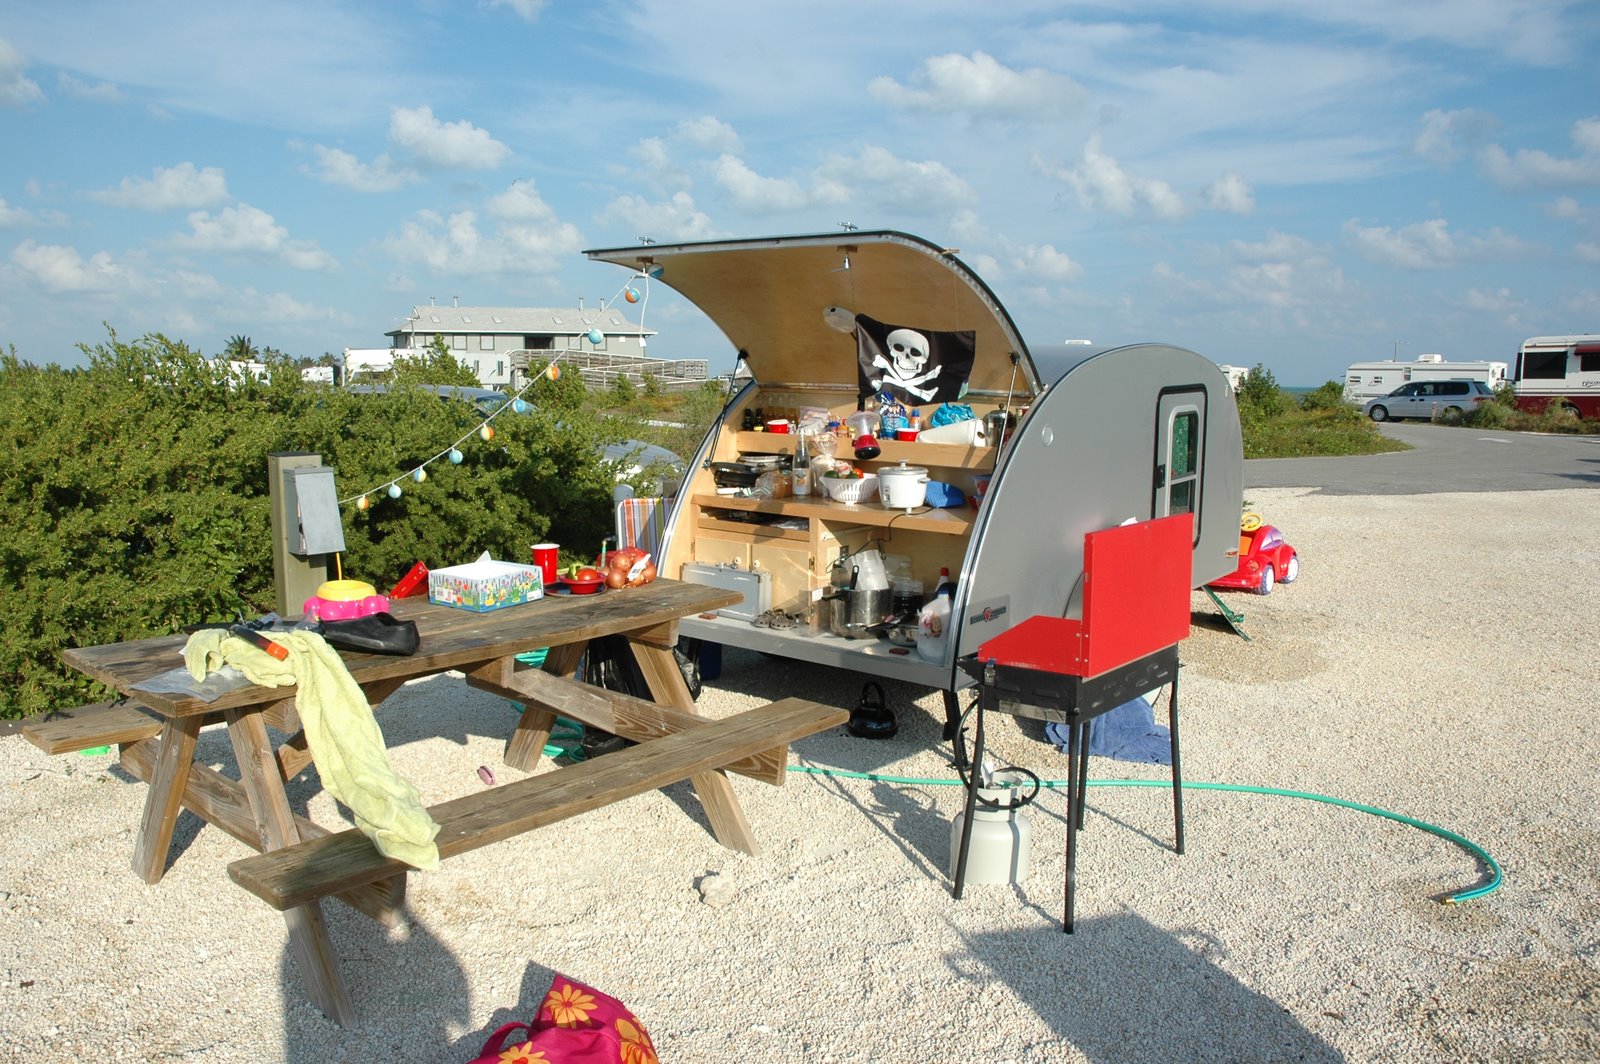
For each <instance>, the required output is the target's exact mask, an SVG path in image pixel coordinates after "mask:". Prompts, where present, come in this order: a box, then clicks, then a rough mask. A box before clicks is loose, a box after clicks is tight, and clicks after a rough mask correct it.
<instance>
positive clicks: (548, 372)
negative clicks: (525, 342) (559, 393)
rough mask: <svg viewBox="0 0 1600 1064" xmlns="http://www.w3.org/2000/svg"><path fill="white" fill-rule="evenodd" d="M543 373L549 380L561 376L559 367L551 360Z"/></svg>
mask: <svg viewBox="0 0 1600 1064" xmlns="http://www.w3.org/2000/svg"><path fill="white" fill-rule="evenodd" d="M544 375H545V376H546V377H548V378H549V379H550V380H556V379H557V378H559V377H560V376H561V367H560V366H558V365H556V364H555V363H554V362H552V363H550V364H549V365H548V366H546V367H545V368H544Z"/></svg>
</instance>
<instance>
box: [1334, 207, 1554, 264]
mask: <svg viewBox="0 0 1600 1064" xmlns="http://www.w3.org/2000/svg"><path fill="white" fill-rule="evenodd" d="M1343 232H1344V235H1345V239H1346V241H1347V242H1348V243H1349V244H1350V245H1351V246H1352V247H1353V248H1354V249H1355V250H1356V252H1357V253H1358V254H1360V255H1361V256H1362V257H1363V258H1365V259H1368V260H1370V261H1372V262H1378V263H1383V264H1385V265H1389V266H1398V267H1401V268H1402V269H1412V270H1435V269H1442V268H1443V267H1446V266H1449V265H1452V264H1454V263H1456V262H1460V261H1463V260H1467V259H1477V258H1500V259H1506V258H1517V257H1523V256H1527V255H1530V254H1534V253H1537V252H1538V251H1539V249H1538V248H1537V247H1536V246H1535V245H1532V244H1528V243H1526V242H1525V241H1523V240H1520V239H1518V238H1517V237H1515V236H1512V235H1511V234H1509V233H1506V232H1505V231H1504V230H1501V229H1498V228H1494V229H1490V230H1489V231H1488V233H1487V234H1486V235H1484V236H1470V235H1464V236H1457V235H1456V234H1454V233H1451V232H1450V227H1449V222H1447V221H1446V220H1445V219H1443V218H1430V219H1429V220H1428V221H1425V222H1413V223H1412V224H1411V225H1407V226H1403V227H1402V228H1399V229H1391V228H1390V227H1388V226H1386V225H1383V226H1362V225H1360V224H1358V223H1357V222H1356V221H1355V220H1353V219H1352V220H1350V221H1347V222H1345V223H1344V227H1343Z"/></svg>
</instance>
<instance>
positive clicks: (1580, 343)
mask: <svg viewBox="0 0 1600 1064" xmlns="http://www.w3.org/2000/svg"><path fill="white" fill-rule="evenodd" d="M1512 388H1513V389H1514V390H1515V391H1516V394H1517V407H1518V408H1519V409H1522V410H1528V411H1531V412H1533V413H1538V412H1539V411H1541V410H1543V409H1544V408H1545V407H1547V406H1549V405H1550V404H1551V403H1559V404H1560V405H1561V406H1562V407H1564V408H1565V409H1567V410H1569V411H1570V412H1572V413H1573V414H1576V415H1579V416H1581V417H1586V418H1600V333H1584V334H1582V335H1579V336H1534V337H1530V338H1529V339H1527V340H1524V341H1523V342H1522V348H1521V350H1519V351H1518V352H1517V367H1516V372H1515V374H1514V375H1513V377H1512Z"/></svg>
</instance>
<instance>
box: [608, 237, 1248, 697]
mask: <svg viewBox="0 0 1600 1064" xmlns="http://www.w3.org/2000/svg"><path fill="white" fill-rule="evenodd" d="M586 254H587V255H588V256H589V258H591V259H593V260H597V261H605V262H611V263H615V264H616V265H618V266H621V267H624V268H626V269H628V270H633V271H638V272H640V273H641V274H643V275H644V276H647V277H649V278H650V279H651V283H660V284H664V285H667V286H670V287H671V288H673V289H675V290H677V291H678V292H679V293H681V294H682V295H683V296H684V297H686V298H687V299H688V300H689V301H690V302H692V303H693V304H695V305H696V306H697V307H699V308H700V309H701V310H702V311H704V312H705V314H706V315H707V316H708V317H709V318H710V319H711V320H712V322H714V323H715V324H716V325H717V326H718V327H719V328H720V329H721V330H722V331H723V333H724V334H725V335H726V336H727V338H728V339H729V341H730V342H731V343H732V345H733V347H734V349H735V350H736V351H737V352H738V361H739V364H740V366H741V367H742V370H741V371H748V374H749V376H748V379H747V380H744V381H743V384H742V387H739V388H738V390H737V392H736V393H735V394H733V396H732V398H731V399H730V401H729V402H728V403H727V405H726V406H725V408H724V409H723V411H722V413H721V415H720V416H719V417H718V419H717V420H716V422H715V423H714V424H713V425H712V426H711V429H710V431H709V432H708V433H707V434H706V437H705V439H704V441H703V442H702V444H701V446H700V450H699V453H698V454H696V455H695V456H694V458H693V460H692V461H691V462H690V463H689V472H688V474H687V476H686V477H685V479H684V482H683V484H682V486H681V487H680V489H679V492H678V494H677V496H676V498H675V499H674V500H673V501H672V503H671V505H670V510H669V512H668V514H669V515H668V517H667V519H666V522H665V528H664V533H663V536H662V539H661V542H660V544H659V545H658V550H657V554H658V556H659V560H660V563H661V565H660V571H661V573H662V575H663V576H668V577H677V578H682V579H686V580H693V581H705V582H714V583H720V584H723V585H724V586H731V587H738V588H741V589H743V590H745V591H746V600H745V604H744V605H743V607H735V608H734V609H732V610H730V611H725V612H724V613H723V614H722V615H719V616H716V617H700V618H691V619H687V620H685V621H684V622H683V623H682V627H681V630H682V632H683V633H684V634H686V635H689V636H692V637H696V638H699V639H703V640H708V641H712V642H716V643H721V644H725V645H729V646H737V647H745V648H749V649H751V650H756V651H763V652H766V653H769V654H774V655H780V656H783V657H789V658H796V659H801V660H805V661H810V662H817V663H820V664H826V665H831V666H837V667H841V668H846V669H852V670H855V671H858V672H861V673H866V674H870V675H872V676H874V677H892V678H895V679H900V680H905V681H909V682H912V683H917V684H925V685H927V686H929V687H933V688H938V689H942V690H944V691H946V692H953V691H955V690H957V689H959V688H962V687H965V686H967V685H968V684H970V682H971V681H970V679H968V678H967V677H966V675H965V674H964V673H962V672H961V671H960V670H959V669H958V668H957V665H956V663H957V660H958V659H959V658H960V657H961V656H963V655H966V654H970V653H972V652H973V651H975V650H976V648H977V647H978V646H979V644H981V643H983V642H984V641H986V640H988V639H990V638H992V637H993V636H995V635H997V634H999V633H1000V632H1002V631H1005V630H1006V629H1008V628H1009V627H1010V626H1011V625H1012V624H1013V623H1016V622H1018V621H1020V620H1023V619H1026V618H1028V617H1030V616H1034V615H1046V616H1052V617H1063V616H1074V615H1075V614H1074V611H1076V610H1078V609H1080V605H1079V602H1078V598H1077V595H1076V591H1077V589H1078V585H1079V583H1080V577H1081V575H1082V573H1083V544H1084V535H1085V534H1086V533H1088V532H1091V531H1095V530H1097V529H1103V528H1107V527H1110V526H1113V525H1117V524H1121V523H1123V522H1125V521H1128V520H1130V519H1146V518H1154V517H1162V516H1165V515H1168V514H1176V513H1184V512H1189V513H1192V514H1193V515H1194V535H1193V543H1192V550H1191V553H1192V560H1191V573H1192V586H1194V587H1200V586H1202V585H1204V584H1205V583H1206V582H1207V581H1210V580H1213V579H1215V578H1217V577H1219V576H1222V575H1223V574H1225V573H1228V572H1231V571H1232V570H1233V569H1234V567H1235V564H1236V559H1235V558H1234V557H1233V556H1232V552H1233V551H1235V550H1237V548H1238V540H1239V514H1240V507H1241V501H1242V490H1243V449H1242V444H1241V440H1240V433H1239V415H1238V410H1237V407H1236V405H1235V400H1234V396H1233V392H1232V390H1231V389H1230V388H1229V386H1228V381H1227V378H1226V376H1225V375H1224V373H1223V372H1222V370H1221V369H1220V368H1219V367H1218V366H1217V365H1216V364H1215V363H1214V362H1212V361H1210V360H1209V359H1206V358H1204V357H1202V356H1200V355H1198V354H1195V353H1194V352H1192V351H1188V350H1184V349H1183V348H1179V347H1173V346H1170V345H1167V344H1158V343H1148V344H1131V345H1126V346H1117V347H1096V346H1094V345H1092V344H1088V343H1084V342H1077V343H1048V344H1035V345H1030V344H1028V343H1026V342H1025V341H1024V340H1023V338H1022V337H1021V335H1019V333H1018V330H1017V327H1016V324H1015V323H1014V322H1013V320H1012V318H1011V315H1010V314H1008V313H1007V312H1006V309H1005V308H1004V307H1003V306H1002V305H1001V304H1000V301H999V299H998V298H996V296H995V294H994V293H993V292H991V291H990V289H989V287H988V285H987V284H985V283H984V281H983V280H982V279H981V278H980V277H979V276H978V275H977V274H976V273H974V272H973V271H972V270H971V269H970V268H969V267H968V266H967V265H966V263H964V262H963V261H962V260H961V259H960V258H958V257H957V255H956V253H955V252H954V251H952V250H949V249H946V248H942V247H940V246H938V245H936V244H933V243H930V242H928V241H926V240H923V239H920V238H918V237H914V236H910V235H907V234H905V233H898V232H849V233H843V234H825V235H811V236H791V237H776V238H766V239H750V240H727V241H714V242H704V243H687V244H674V245H666V244H651V245H646V246H638V247H624V248H609V249H600V250H592V251H589V252H587V253H586ZM896 333H899V334H900V335H894V334H896ZM912 337H915V339H912ZM896 341H902V342H900V343H899V344H898V345H897V344H896ZM740 379H741V378H739V377H735V381H736V382H738V381H740ZM884 390H887V391H889V392H890V393H891V395H892V396H893V397H894V398H895V399H897V400H898V401H899V402H901V403H902V404H907V410H908V411H910V410H917V411H918V412H919V413H920V415H921V419H922V423H923V424H924V425H925V426H927V425H935V426H938V427H936V428H934V429H933V430H931V431H928V430H926V429H925V430H924V432H923V433H922V434H921V435H920V436H919V437H918V438H917V439H914V440H909V441H901V440H899V439H890V438H882V437H881V436H880V437H879V438H877V439H876V440H875V443H876V446H877V448H878V453H877V454H876V455H875V456H873V457H870V458H862V459H858V458H857V457H856V455H855V453H854V448H853V446H852V444H853V443H854V442H855V441H854V440H852V439H848V438H846V437H844V436H841V435H839V434H838V432H837V430H836V431H835V432H834V433H833V434H831V435H829V436H828V437H826V438H823V437H812V438H808V440H807V444H808V449H809V450H810V451H811V453H812V454H813V456H814V455H815V453H816V451H817V450H818V447H817V444H819V443H820V444H821V445H822V447H821V449H823V450H826V449H828V448H830V447H831V448H832V449H833V451H834V454H835V457H836V458H838V459H843V460H847V461H848V462H850V463H851V464H853V465H855V466H856V467H857V468H858V469H860V470H862V471H863V472H868V473H882V472H883V471H884V470H893V469H897V468H898V467H899V466H900V465H901V464H902V463H904V464H905V465H906V466H907V467H910V468H911V469H913V470H926V474H925V476H919V477H916V478H914V479H918V480H923V479H925V480H926V481H929V482H932V483H929V484H928V485H927V487H928V488H932V489H933V491H932V493H931V495H930V496H929V497H928V500H927V501H926V502H925V503H924V505H920V506H911V507H909V508H907V507H905V506H896V507H895V508H892V509H891V508H888V507H886V505H885V502H884V500H883V499H882V498H873V499H870V500H868V501H857V502H847V501H835V500H834V499H833V498H831V497H830V496H829V495H826V494H821V493H818V494H812V495H809V496H797V495H793V494H788V493H787V491H786V490H785V481H784V479H783V478H782V477H779V476H769V477H767V478H766V479H765V481H764V482H763V481H762V479H761V472H762V471H764V470H767V469H770V468H771V467H772V466H774V465H776V466H779V467H781V466H782V465H783V463H785V462H788V461H790V460H791V459H792V456H793V455H794V452H795V450H796V445H797V442H798V441H799V439H800V437H799V436H798V435H796V434H795V433H794V432H792V431H791V432H788V433H782V432H769V431H764V429H765V428H766V427H767V426H766V422H768V421H771V422H774V423H775V424H774V426H773V427H775V428H780V429H781V428H786V427H792V426H794V425H795V424H796V423H797V422H803V421H805V420H806V419H807V418H810V419H812V422H813V423H816V421H817V420H820V421H822V422H824V423H828V422H835V421H837V422H841V423H842V422H845V421H847V420H848V418H849V416H850V415H851V414H852V413H854V412H856V411H857V409H858V402H859V401H860V400H862V399H864V398H866V397H867V396H869V395H872V394H873V393H877V392H881V391H884ZM758 411H759V416H758V413H757V412H758ZM968 414H970V420H950V419H952V418H964V417H965V416H966V415H968ZM782 422H787V423H788V424H787V425H784V424H776V423H782ZM1002 425H1004V426H1005V427H1004V429H1001V428H1000V426H1002ZM930 437H932V438H935V439H939V438H942V439H943V440H944V442H929V438H930ZM863 453H866V452H863ZM891 475H893V474H891ZM763 483H764V484H765V485H766V490H763V488H762V487H761V484H763ZM938 485H948V486H950V487H953V488H954V489H957V490H958V491H959V492H960V494H961V496H962V497H963V498H964V499H965V500H966V501H965V502H964V503H962V504H960V505H955V506H935V505H932V503H933V502H938V501H946V499H945V496H944V493H943V492H942V491H941V490H940V488H939V487H938ZM842 494H844V495H846V496H847V497H848V495H849V491H848V490H846V491H844V492H842ZM902 501H903V500H902ZM874 550H876V551H877V552H878V554H877V555H876V558H874V556H873V555H872V554H871V553H870V552H872V551H874ZM841 558H843V559H844V561H843V563H840V560H841ZM858 560H859V561H868V560H874V561H886V562H887V564H888V565H889V566H890V567H891V569H895V567H896V566H897V567H898V568H897V569H895V571H894V572H891V573H890V574H888V575H889V576H890V580H891V583H892V582H893V580H894V579H895V578H899V579H900V580H901V581H902V583H903V586H906V587H914V586H917V585H920V587H921V588H922V589H923V592H924V594H926V593H928V592H932V591H933V590H934V588H935V586H936V585H937V584H938V582H939V579H940V574H941V572H942V571H944V570H948V572H949V573H950V575H951V578H952V580H953V583H954V589H953V594H952V595H951V596H950V601H949V607H950V617H951V620H950V624H949V629H948V632H947V633H945V634H943V636H942V638H941V639H940V640H939V641H937V642H933V641H931V640H924V641H922V644H921V645H919V646H917V647H907V646H905V645H902V644H903V643H904V642H905V640H904V639H898V640H890V639H887V638H881V637H878V636H879V633H880V632H886V626H884V625H882V624H877V625H872V624H861V623H859V621H858V622H854V627H853V628H849V629H846V631H845V634H839V632H840V628H841V625H839V624H838V623H832V624H826V625H823V624H818V623H817V622H816V614H817V612H818V610H819V603H820V602H821V600H822V598H823V597H824V596H825V595H826V596H827V597H828V598H830V599H831V598H833V597H834V595H835V593H834V591H833V590H832V589H833V588H834V587H835V585H836V584H839V583H841V582H846V581H847V580H848V579H849V573H850V570H852V569H855V570H859V568H860V567H859V566H858V565H855V564H852V562H854V561H858ZM860 575H861V574H860V572H859V571H857V572H856V573H855V578H856V579H858V580H859V579H860ZM896 605H897V606H898V605H900V603H898V602H897V603H896ZM833 612H834V613H835V614H837V613H839V612H840V611H839V609H838V608H837V607H836V608H835V609H834V611H833ZM808 619H809V620H810V622H811V623H810V624H808V623H807V622H808ZM835 621H837V617H836V618H835ZM847 623H850V622H847ZM818 628H820V629H821V630H817V629H818ZM946 703H947V706H949V705H950V698H949V695H948V694H947V698H946Z"/></svg>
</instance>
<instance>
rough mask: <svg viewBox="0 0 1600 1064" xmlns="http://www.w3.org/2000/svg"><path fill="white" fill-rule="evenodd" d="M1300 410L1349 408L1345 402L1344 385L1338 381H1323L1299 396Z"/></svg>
mask: <svg viewBox="0 0 1600 1064" xmlns="http://www.w3.org/2000/svg"><path fill="white" fill-rule="evenodd" d="M1300 409H1301V410H1340V409H1345V410H1348V409H1351V407H1350V404H1349V403H1347V402H1345V398H1344V386H1343V385H1342V384H1340V383H1339V382H1338V381H1324V382H1323V383H1322V384H1321V385H1319V386H1318V387H1317V388H1315V389H1313V390H1312V391H1309V392H1306V393H1305V394H1304V395H1302V396H1301V397H1300Z"/></svg>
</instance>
